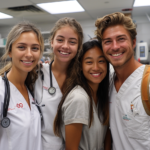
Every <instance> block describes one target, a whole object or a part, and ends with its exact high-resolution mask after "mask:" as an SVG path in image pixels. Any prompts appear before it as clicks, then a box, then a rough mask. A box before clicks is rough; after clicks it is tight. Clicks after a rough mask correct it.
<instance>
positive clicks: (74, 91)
mask: <svg viewBox="0 0 150 150" xmlns="http://www.w3.org/2000/svg"><path fill="white" fill-rule="evenodd" d="M69 95H74V96H85V97H89V96H88V94H87V92H86V91H85V90H84V89H83V88H82V87H81V86H80V85H77V86H75V87H74V88H73V89H72V90H71V91H70V93H69Z"/></svg>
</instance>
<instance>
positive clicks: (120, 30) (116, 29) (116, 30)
mask: <svg viewBox="0 0 150 150" xmlns="http://www.w3.org/2000/svg"><path fill="white" fill-rule="evenodd" d="M120 35H125V36H127V37H130V34H129V32H128V31H127V30H126V29H125V27H124V26H123V25H114V26H110V27H108V28H106V29H105V30H104V32H103V39H106V38H116V37H118V36H120Z"/></svg>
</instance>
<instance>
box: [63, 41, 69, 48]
mask: <svg viewBox="0 0 150 150" xmlns="http://www.w3.org/2000/svg"><path fill="white" fill-rule="evenodd" d="M62 47H63V48H64V49H68V47H69V43H68V41H67V40H66V41H64V42H63V45H62Z"/></svg>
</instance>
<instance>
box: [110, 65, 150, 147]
mask: <svg viewBox="0 0 150 150" xmlns="http://www.w3.org/2000/svg"><path fill="white" fill-rule="evenodd" d="M144 68H145V65H142V66H140V67H139V68H137V69H136V70H135V71H134V72H133V73H132V74H131V75H130V76H129V77H128V78H127V79H126V80H125V82H124V83H123V84H122V86H121V87H120V89H119V91H118V93H117V91H116V88H115V86H114V82H112V86H111V90H110V129H111V133H112V137H113V150H150V117H149V116H148V115H147V114H146V112H145V110H144V107H143V104H142V100H141V80H142V76H143V71H144ZM131 106H133V107H134V108H133V112H132V110H131Z"/></svg>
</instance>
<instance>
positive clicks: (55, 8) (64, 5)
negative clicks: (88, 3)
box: [37, 0, 84, 14]
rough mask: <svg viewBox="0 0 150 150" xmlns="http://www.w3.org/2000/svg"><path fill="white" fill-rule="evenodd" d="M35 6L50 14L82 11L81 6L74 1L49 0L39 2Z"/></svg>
mask: <svg viewBox="0 0 150 150" xmlns="http://www.w3.org/2000/svg"><path fill="white" fill-rule="evenodd" d="M37 6H39V7H41V8H42V9H44V10H46V11H47V12H49V13H51V14H61V13H73V12H82V11H84V9H83V7H82V6H81V5H80V4H79V3H78V2H77V1H76V0H71V1H61V2H51V3H41V4H37Z"/></svg>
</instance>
